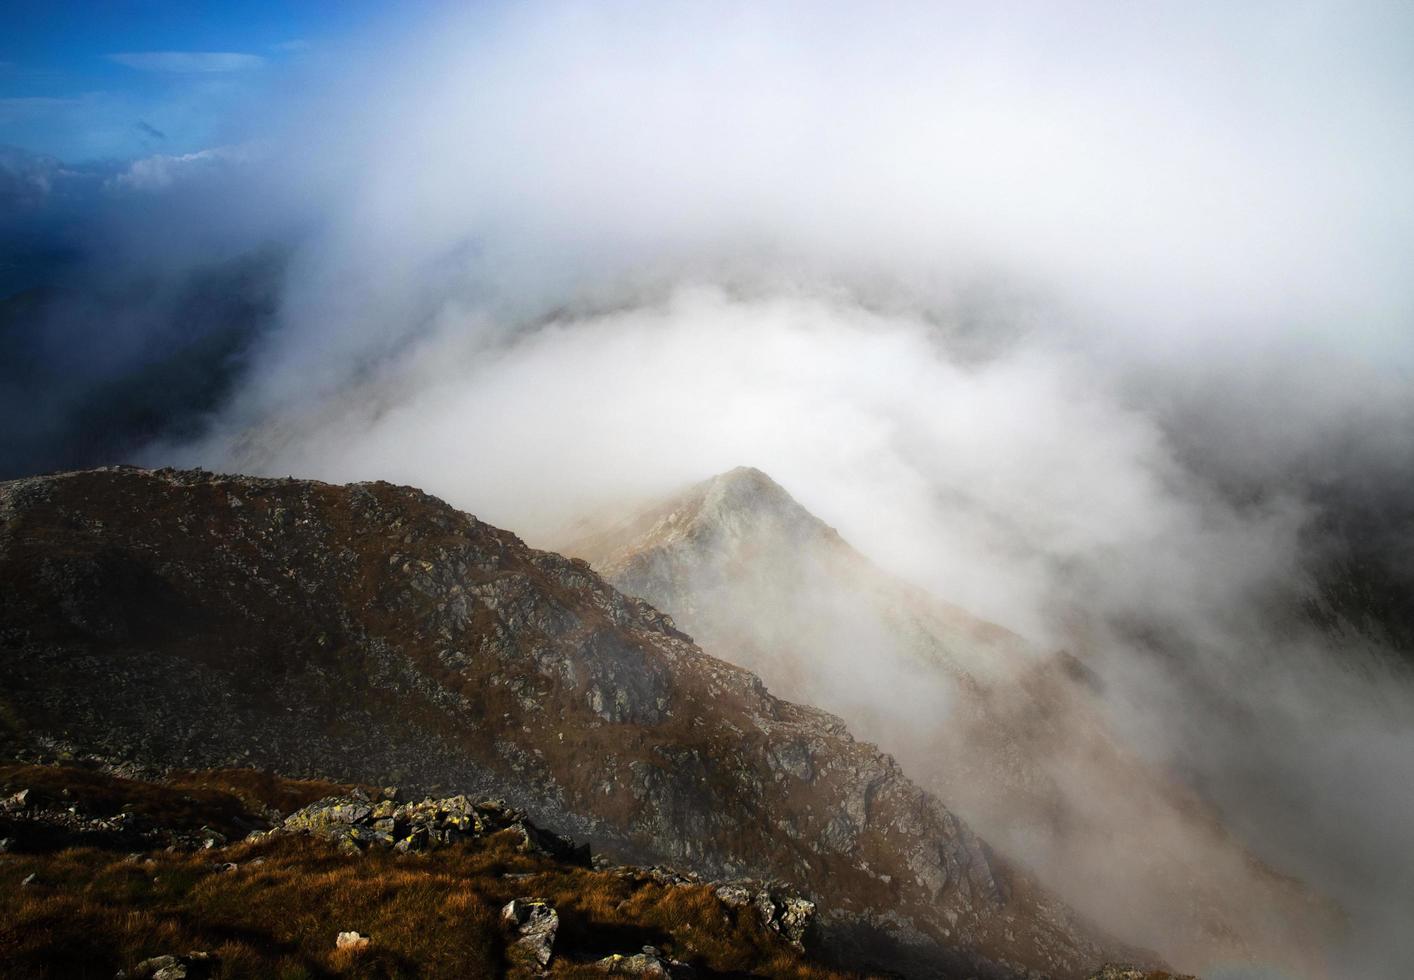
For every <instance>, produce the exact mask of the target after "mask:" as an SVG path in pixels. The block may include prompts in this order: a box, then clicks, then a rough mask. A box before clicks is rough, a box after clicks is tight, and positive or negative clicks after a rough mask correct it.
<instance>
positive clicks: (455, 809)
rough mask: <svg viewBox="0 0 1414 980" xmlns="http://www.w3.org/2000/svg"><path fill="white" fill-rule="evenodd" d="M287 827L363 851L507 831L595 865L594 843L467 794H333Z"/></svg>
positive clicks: (412, 849) (535, 849)
mask: <svg viewBox="0 0 1414 980" xmlns="http://www.w3.org/2000/svg"><path fill="white" fill-rule="evenodd" d="M283 829H284V830H286V831H295V832H302V833H308V834H314V835H315V836H318V837H323V838H325V839H327V840H331V841H334V842H335V843H337V844H339V845H340V846H341V847H343V848H344V849H345V850H348V851H352V852H358V851H362V850H366V849H368V848H370V847H385V848H391V849H392V850H395V851H398V852H400V853H403V854H408V853H416V852H419V851H430V850H435V849H436V848H439V847H446V846H448V845H450V844H456V843H459V842H461V841H466V840H472V839H474V838H477V837H486V836H489V835H491V834H495V833H499V832H501V831H503V830H507V831H510V832H511V833H512V834H514V835H516V836H517V837H518V838H519V839H520V844H519V847H518V849H519V850H521V851H522V852H525V853H534V854H543V855H545V856H546V857H550V858H554V859H555V860H557V861H562V862H568V863H573V864H581V865H584V866H586V867H588V865H589V863H590V862H589V847H588V845H577V844H575V842H574V841H572V840H570V839H569V838H567V837H561V836H560V835H559V834H553V833H551V832H549V831H548V830H544V829H542V828H540V827H537V826H536V825H535V824H534V823H532V822H531V821H530V820H529V819H528V818H527V817H526V815H525V814H524V813H522V812H520V811H519V810H516V809H514V808H512V807H508V806H507V805H506V804H505V801H503V800H484V801H482V802H479V803H473V802H472V801H470V800H468V799H467V798H466V797H465V796H453V797H448V798H446V799H441V800H434V799H431V798H430V797H429V798H428V799H425V800H423V801H422V802H420V803H401V804H400V803H397V802H395V801H393V800H390V799H380V800H371V799H368V798H367V797H366V796H346V797H337V796H335V797H329V798H327V799H323V800H319V801H318V802H316V803H311V804H310V805H309V806H306V807H303V808H301V809H300V810H297V811H296V812H294V813H292V814H290V815H289V816H288V817H286V818H285V820H284V824H283Z"/></svg>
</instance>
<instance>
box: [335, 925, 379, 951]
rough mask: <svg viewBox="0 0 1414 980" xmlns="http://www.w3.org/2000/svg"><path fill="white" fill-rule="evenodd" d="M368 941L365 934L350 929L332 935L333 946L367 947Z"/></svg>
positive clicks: (345, 947) (355, 948) (347, 947)
mask: <svg viewBox="0 0 1414 980" xmlns="http://www.w3.org/2000/svg"><path fill="white" fill-rule="evenodd" d="M369 941H370V940H369V938H368V937H367V936H365V935H362V934H360V933H358V932H354V931H352V930H350V931H349V932H341V933H339V934H338V935H337V936H335V937H334V948H335V949H352V950H361V949H367V948H368V944H369Z"/></svg>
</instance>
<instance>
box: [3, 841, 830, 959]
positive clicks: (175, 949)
mask: <svg viewBox="0 0 1414 980" xmlns="http://www.w3.org/2000/svg"><path fill="white" fill-rule="evenodd" d="M223 862H235V863H236V864H237V865H238V868H237V869H236V870H234V871H218V870H215V869H214V868H213V865H215V864H218V863H223ZM31 873H33V874H36V875H37V876H38V877H37V880H36V881H35V883H33V884H31V885H29V886H22V885H21V884H20V883H21V881H22V880H23V879H24V877H25V876H26V875H29V874H31ZM505 875H530V877H527V878H507V877H504V876H505ZM525 896H535V897H541V898H545V899H548V900H549V901H550V902H551V903H552V904H554V906H555V907H556V909H557V911H558V912H559V915H560V923H561V924H560V933H559V938H558V941H557V944H556V949H557V955H556V958H555V959H554V960H553V961H552V963H551V975H552V976H559V977H577V976H602V975H603V974H602V973H598V972H597V971H594V970H592V969H591V968H589V967H588V966H587V962H588V961H589V960H590V959H592V958H597V957H598V956H603V955H607V954H608V953H610V952H622V953H626V954H631V953H635V952H637V951H638V950H639V948H640V947H642V946H643V945H645V944H649V943H651V944H653V945H657V946H658V947H659V948H661V949H662V950H663V951H664V952H666V953H668V954H669V955H672V956H674V957H676V958H678V959H682V960H687V961H689V962H691V963H693V964H694V965H695V966H697V967H698V969H699V972H700V974H701V975H704V976H712V975H714V974H722V973H727V974H732V973H735V974H738V975H740V974H746V975H751V976H760V977H780V978H802V980H806V978H810V980H824V978H828V977H833V976H837V974H833V973H831V972H829V971H826V970H824V969H821V968H819V967H816V966H813V965H812V964H810V963H808V962H807V961H806V960H805V959H804V958H803V957H801V956H800V955H798V954H796V953H795V952H794V951H793V950H790V949H789V948H788V947H785V946H784V945H783V944H782V943H781V941H780V940H779V939H778V938H775V937H773V936H770V935H768V934H767V933H765V932H764V930H762V928H761V927H760V925H759V923H758V922H757V921H756V920H755V918H754V916H753V915H752V914H750V913H749V910H748V911H747V912H746V913H744V914H741V915H738V914H736V913H733V912H731V911H730V910H728V909H725V908H724V907H723V906H722V905H721V903H720V902H718V901H717V900H716V898H715V897H713V895H712V894H711V889H710V887H709V886H706V885H688V886H667V885H661V884H658V883H656V882H654V881H652V880H651V879H649V878H647V877H646V876H643V875H637V874H632V875H625V874H619V873H615V872H611V871H591V870H588V869H584V868H575V867H568V866H564V865H560V864H556V863H554V862H552V861H550V860H548V859H544V858H539V857H532V856H528V855H524V854H520V853H518V852H517V851H515V849H514V839H513V835H510V834H501V835H497V836H495V837H492V838H488V839H487V840H485V841H477V842H472V843H470V844H465V845H459V846H457V847H452V848H447V849H444V850H440V851H437V852H435V853H432V854H429V855H395V854H393V853H391V852H384V851H375V852H369V853H367V854H365V855H363V856H361V857H359V856H353V857H351V856H348V855H345V854H342V853H340V852H338V851H337V850H336V849H335V848H334V847H333V846H331V845H328V844H326V843H324V842H322V841H318V840H315V839H311V838H307V837H298V836H283V835H280V836H275V837H272V838H268V839H261V840H256V841H250V842H243V843H239V844H233V845H230V846H228V847H224V848H216V849H212V850H207V851H198V852H195V853H168V852H165V851H158V852H153V853H149V854H145V855H140V856H137V857H136V858H128V857H126V856H121V855H116V854H113V853H112V852H105V851H99V850H95V849H91V848H83V849H70V850H66V851H62V852H60V853H58V854H53V855H43V856H39V855H32V856H27V855H6V856H0V963H4V964H5V976H6V977H13V978H29V977H36V978H38V977H44V978H51V977H52V978H59V977H63V978H102V980H109V978H111V977H112V976H113V974H114V973H115V972H116V971H117V970H119V969H124V968H131V967H132V966H133V965H135V964H136V963H137V962H139V961H141V960H143V959H145V958H147V957H150V956H156V955H161V954H164V953H183V952H186V951H188V950H208V951H211V952H213V953H215V954H216V955H217V956H219V957H220V965H219V967H218V970H217V974H216V975H217V976H219V977H222V978H237V977H249V978H257V977H260V978H264V977H281V978H291V980H293V978H318V977H331V976H339V977H369V978H373V977H444V976H445V977H491V976H502V975H515V970H514V969H513V968H512V966H511V963H510V961H509V960H508V959H507V956H506V945H507V942H508V939H509V938H511V937H510V936H509V935H508V933H507V932H506V931H505V928H504V927H503V926H502V925H501V923H500V919H499V910H500V908H501V906H503V905H504V904H505V903H506V902H507V901H509V900H510V899H512V898H516V897H525ZM350 929H352V930H357V931H358V932H361V933H363V934H364V935H367V936H369V937H371V939H372V943H371V945H370V946H369V948H368V949H367V950H364V951H361V952H351V951H346V950H336V949H335V946H334V938H335V936H336V934H337V933H339V932H340V931H344V930H350Z"/></svg>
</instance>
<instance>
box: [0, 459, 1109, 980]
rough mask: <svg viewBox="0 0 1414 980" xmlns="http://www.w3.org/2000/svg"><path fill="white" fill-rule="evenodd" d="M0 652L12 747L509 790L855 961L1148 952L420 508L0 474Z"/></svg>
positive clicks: (719, 675) (710, 677) (511, 540)
mask: <svg viewBox="0 0 1414 980" xmlns="http://www.w3.org/2000/svg"><path fill="white" fill-rule="evenodd" d="M0 657H3V662H0V670H3V671H4V675H5V677H6V684H5V687H4V689H3V691H0V719H3V722H4V738H5V740H6V742H7V743H8V748H9V749H10V750H11V751H12V752H18V753H26V752H28V753H31V754H49V755H53V754H56V753H63V752H72V753H78V754H83V753H90V754H94V755H97V756H101V757H105V758H109V759H123V760H132V761H135V762H138V763H143V764H147V765H151V766H164V765H181V766H189V767H194V766H216V765H230V764H237V765H247V766H256V767H265V768H270V769H273V770H276V771H280V772H282V773H286V774H290V775H305V774H319V775H323V776H329V777H333V778H336V779H340V780H343V781H347V782H359V783H365V784H375V785H381V784H383V783H385V782H389V781H391V782H397V783H399V784H400V785H403V786H405V787H410V788H411V789H412V790H413V791H414V792H417V793H422V792H436V791H437V790H438V789H440V788H445V787H455V788H456V789H457V790H459V791H461V792H466V793H472V794H476V795H477V796H500V797H504V798H506V799H508V800H510V801H511V803H512V804H513V805H514V806H516V807H519V808H522V809H524V810H526V811H529V812H534V813H535V814H537V817H538V818H539V819H542V820H545V821H546V822H547V823H548V824H550V825H552V826H555V827H556V828H557V830H561V831H564V832H567V833H570V834H572V835H574V836H575V837H577V838H579V839H587V840H589V841H592V842H593V843H594V844H595V846H596V847H598V848H601V849H606V850H608V851H609V852H610V853H612V854H614V855H615V856H616V857H619V858H621V859H624V860H632V861H635V862H636V863H649V862H653V861H663V862H668V863H673V864H677V865H684V866H689V867H692V868H695V869H697V870H700V871H702V872H705V873H707V874H710V875H711V876H713V877H731V876H740V875H750V876H754V877H761V878H776V879H780V880H782V881H785V882H789V883H791V884H792V885H794V886H795V887H797V888H799V889H800V890H801V891H802V892H804V893H805V894H806V895H808V896H809V897H810V898H811V899H812V900H814V901H815V902H816V904H817V905H818V906H819V910H820V914H819V919H820V922H821V925H822V927H823V928H822V933H823V935H824V938H825V941H826V942H827V943H828V944H829V946H830V948H832V949H835V950H838V951H839V952H840V955H845V956H852V957H853V960H852V962H854V963H856V964H859V965H863V966H868V965H869V964H870V963H872V962H877V963H882V964H885V965H901V966H903V967H904V968H906V969H909V970H911V971H913V972H915V973H918V974H935V975H941V976H947V975H960V976H968V975H977V976H1020V975H1024V974H1025V972H1026V971H1027V970H1034V971H1039V972H1041V973H1043V974H1045V975H1048V976H1057V977H1080V976H1083V975H1085V973H1086V972H1087V971H1088V970H1091V969H1093V968H1094V967H1095V965H1096V964H1098V963H1100V962H1103V961H1104V960H1106V959H1134V958H1135V957H1134V956H1133V955H1132V954H1128V953H1126V951H1124V950H1123V949H1116V948H1115V946H1114V944H1112V943H1107V942H1105V941H1103V940H1101V939H1099V938H1097V936H1096V935H1095V934H1094V933H1093V932H1091V931H1089V930H1088V929H1087V928H1085V927H1084V926H1083V925H1081V924H1080V923H1079V922H1078V921H1077V920H1076V919H1075V918H1074V917H1073V916H1072V915H1071V914H1070V913H1069V912H1068V911H1067V910H1066V909H1065V908H1064V907H1063V906H1062V905H1060V904H1059V903H1058V902H1057V901H1055V900H1054V899H1052V898H1051V897H1049V896H1048V895H1047V894H1046V893H1044V892H1043V891H1042V890H1040V889H1039V888H1037V887H1036V886H1035V885H1034V884H1033V883H1032V882H1031V881H1030V880H1029V879H1027V878H1026V877H1025V876H1023V875H1020V874H1018V873H1016V872H1015V871H1013V870H1011V869H1010V868H1008V867H1007V866H1006V865H1005V864H1003V863H1002V862H1000V861H998V860H997V859H996V858H995V857H994V856H993V855H992V854H991V852H990V851H989V850H988V849H987V848H986V847H985V845H983V844H982V843H981V842H980V841H979V840H978V839H977V838H976V837H975V836H974V835H973V834H972V832H971V831H970V830H969V829H968V828H967V827H966V826H965V825H964V824H963V823H962V822H961V821H959V820H958V819H957V817H955V816H954V815H953V814H952V813H951V812H949V811H948V810H947V809H945V808H944V807H943V806H942V805H940V804H939V803H938V801H937V800H936V799H934V798H933V797H931V796H930V795H928V794H926V793H924V792H922V791H920V790H919V789H918V788H917V787H916V786H914V785H913V784H912V783H911V782H909V780H908V779H907V778H905V777H904V775H903V773H902V772H901V771H900V769H899V767H898V766H897V765H896V764H895V763H894V761H893V759H891V758H890V757H888V756H885V755H882V754H880V753H879V752H878V751H877V750H876V749H875V748H874V747H873V746H872V745H868V744H864V743H860V742H857V741H855V740H854V739H853V738H852V737H851V735H850V733H849V732H848V731H847V730H846V728H845V726H844V724H843V723H842V722H841V721H840V720H839V719H837V718H835V717H832V716H830V715H828V714H825V713H824V712H821V711H818V710H815V709H811V708H805V707H801V706H799V705H794V704H790V703H788V702H785V701H781V700H779V699H777V698H774V697H772V696H770V695H769V694H768V693H767V692H766V689H765V688H764V686H763V685H762V684H761V682H760V681H759V680H758V679H757V678H756V677H755V676H754V675H752V674H750V673H748V672H746V671H745V670H742V669H740V668H737V667H733V666H731V665H729V664H727V663H724V662H722V661H720V660H716V659H714V658H712V657H710V656H707V655H705V654H703V653H702V652H701V650H699V649H698V648H697V647H696V646H695V645H694V644H693V643H692V641H691V640H690V639H689V638H688V637H687V636H686V635H685V634H683V633H682V632H680V631H679V630H678V629H676V628H675V627H674V626H673V624H672V621H671V620H670V619H669V618H668V617H667V616H665V615H664V614H662V613H660V612H658V611H657V610H655V609H654V608H652V607H651V606H650V605H649V604H648V603H646V602H644V601H643V600H641V599H633V598H629V597H627V596H625V595H623V594H621V593H619V592H618V591H616V590H615V589H613V588H612V587H610V586H609V585H607V584H606V583H605V582H604V581H603V580H601V579H600V578H599V577H598V576H597V575H596V574H595V573H594V572H593V571H591V570H590V568H589V567H588V566H587V565H586V564H585V563H583V562H575V561H571V560H568V559H565V558H562V557H560V556H558V555H554V554H549V553H544V552H537V551H533V550H531V549H529V548H527V547H526V546H525V545H523V544H522V543H521V542H520V541H519V540H518V539H517V538H516V537H515V536H514V535H512V534H509V533H507V532H505V531H500V530H497V529H495V528H493V527H490V526H488V525H486V524H483V523H481V522H479V521H477V520H475V519H474V518H472V517H469V516H467V515H465V514H462V513H459V512H457V511H455V510H453V509H452V508H450V507H448V506H447V505H445V504H443V503H442V502H440V501H437V500H435V499H433V498H431V497H428V496H426V495H425V494H422V493H420V492H418V491H415V490H410V489H406V488H398V487H393V486H390V485H387V484H381V483H378V484H358V485H353V486H349V487H336V486H328V485H323V484H318V483H312V482H302V481H293V480H259V479H248V478H230V477H220V476H213V475H210V474H206V473H202V472H173V471H155V472H148V471H140V470H133V469H129V468H118V469H109V470H98V471H89V472H83V473H74V474H67V475H62V476H57V477H45V478H34V479H26V480H18V481H14V482H11V483H7V484H3V485H0ZM396 812H397V811H396V808H395V809H394V811H393V816H392V817H391V819H393V820H394V821H395V826H396ZM474 812H475V811H474V810H473V814H468V816H469V817H470V816H472V815H474ZM349 815H350V816H354V815H355V813H354V812H353V811H350V813H349ZM358 819H359V820H363V819H375V820H377V819H389V818H384V817H377V818H375V817H373V813H372V810H371V808H370V812H369V814H368V815H367V818H364V817H362V816H359V818H358ZM438 819H444V818H440V817H439V818H438ZM350 826H353V822H351V823H350ZM790 927H791V926H790V925H789V923H787V922H786V921H785V919H784V918H783V919H782V928H783V929H785V928H790Z"/></svg>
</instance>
